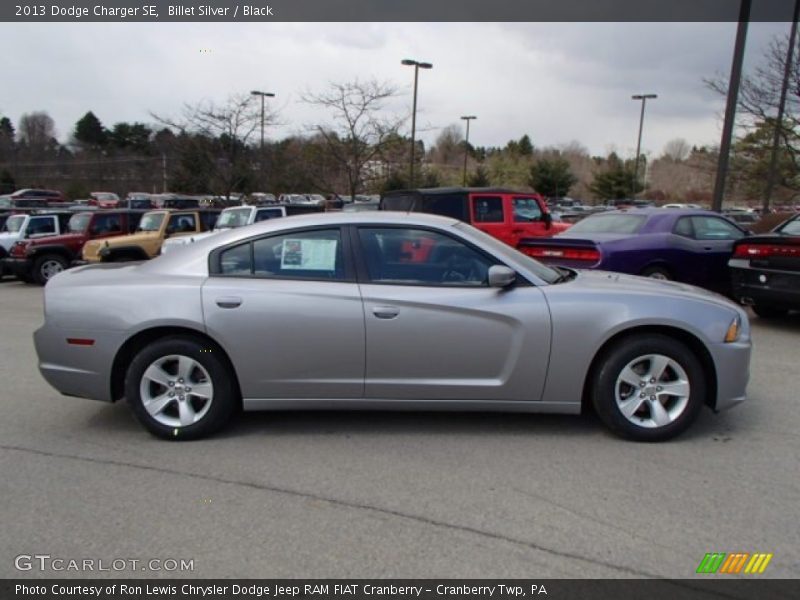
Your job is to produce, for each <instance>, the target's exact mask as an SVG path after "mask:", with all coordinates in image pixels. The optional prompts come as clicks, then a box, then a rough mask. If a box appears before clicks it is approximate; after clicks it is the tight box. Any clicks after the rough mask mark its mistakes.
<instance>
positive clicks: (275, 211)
mask: <svg viewBox="0 0 800 600" xmlns="http://www.w3.org/2000/svg"><path fill="white" fill-rule="evenodd" d="M282 216H283V213H281V210H280V209H279V208H267V209H265V210H259V211H258V212H256V223H259V222H261V221H268V220H269V219H278V218H280V217H282Z"/></svg>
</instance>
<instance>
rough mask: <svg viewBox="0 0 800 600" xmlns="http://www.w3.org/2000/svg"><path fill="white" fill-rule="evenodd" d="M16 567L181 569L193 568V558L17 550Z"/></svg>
mask: <svg viewBox="0 0 800 600" xmlns="http://www.w3.org/2000/svg"><path fill="white" fill-rule="evenodd" d="M14 568H15V569H17V571H52V572H62V571H78V572H87V573H89V572H101V571H117V572H119V571H154V572H164V571H167V572H170V573H172V572H175V573H184V572H191V571H194V559H193V558H190V559H186V558H85V557H84V558H65V557H62V556H52V555H50V554H19V555H17V556H16V557H14Z"/></svg>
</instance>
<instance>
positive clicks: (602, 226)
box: [520, 208, 748, 293]
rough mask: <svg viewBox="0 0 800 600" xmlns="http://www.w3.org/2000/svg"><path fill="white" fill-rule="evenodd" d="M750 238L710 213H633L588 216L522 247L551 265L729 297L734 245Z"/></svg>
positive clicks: (638, 210)
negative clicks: (630, 276)
mask: <svg viewBox="0 0 800 600" xmlns="http://www.w3.org/2000/svg"><path fill="white" fill-rule="evenodd" d="M746 235H748V233H747V232H746V231H745V230H744V229H742V228H741V227H739V226H738V225H736V224H735V223H733V222H732V221H730V220H728V219H726V218H725V217H723V216H721V215H719V214H718V213H714V212H710V211H706V210H687V209H665V208H632V209H626V210H615V211H612V212H607V213H602V214H596V215H592V216H589V217H587V218H585V219H583V220H582V221H580V222H578V223H576V224H575V225H573V226H572V227H571V228H570V229H568V230H567V231H565V232H564V233H560V234H558V235H556V236H553V237H551V238H540V239H529V240H525V241H524V242H522V243H521V244H520V250H522V251H523V252H524V253H525V254H527V255H528V256H532V257H533V258H536V259H537V260H540V261H542V262H545V263H547V264H551V265H557V266H563V267H572V268H580V269H602V270H606V271H618V272H620V273H631V274H633V275H643V276H645V277H653V278H655V279H673V280H675V281H682V282H684V283H691V284H693V285H697V286H700V287H704V288H708V289H713V290H716V291H720V292H725V293H727V292H728V291H729V290H730V276H729V274H728V259H729V258H730V257H731V252H732V248H733V243H734V242H735V241H736V240H738V239H741V238H743V237H745V236H746Z"/></svg>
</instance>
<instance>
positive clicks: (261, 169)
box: [250, 90, 275, 192]
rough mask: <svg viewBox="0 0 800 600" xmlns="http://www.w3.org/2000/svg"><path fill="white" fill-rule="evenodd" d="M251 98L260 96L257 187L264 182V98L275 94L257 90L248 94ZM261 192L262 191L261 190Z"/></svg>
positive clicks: (272, 96)
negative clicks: (259, 143)
mask: <svg viewBox="0 0 800 600" xmlns="http://www.w3.org/2000/svg"><path fill="white" fill-rule="evenodd" d="M250 95H251V96H261V148H260V155H259V161H258V170H259V174H258V183H259V185H263V183H264V180H263V177H264V98H274V97H275V94H273V93H272V92H259V91H258V90H253V91H252V92H250ZM261 191H262V192H263V191H264V190H261Z"/></svg>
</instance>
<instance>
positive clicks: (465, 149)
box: [461, 0, 800, 187]
mask: <svg viewBox="0 0 800 600" xmlns="http://www.w3.org/2000/svg"><path fill="white" fill-rule="evenodd" d="M798 2H800V0H798ZM461 118H462V119H463V120H464V121H466V122H467V137H466V138H464V182H463V184H462V185H463V186H464V187H467V154H469V122H470V121H472V120H473V119H477V118H478V117H476V116H475V115H468V116H466V117H461Z"/></svg>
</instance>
